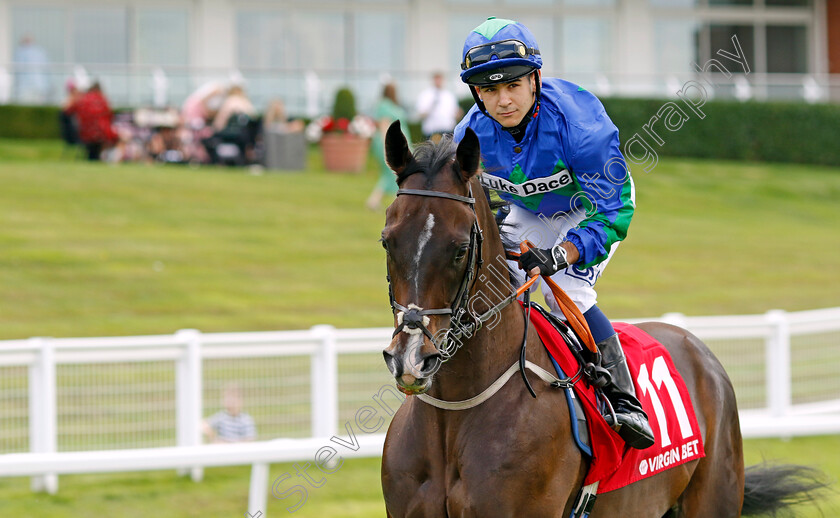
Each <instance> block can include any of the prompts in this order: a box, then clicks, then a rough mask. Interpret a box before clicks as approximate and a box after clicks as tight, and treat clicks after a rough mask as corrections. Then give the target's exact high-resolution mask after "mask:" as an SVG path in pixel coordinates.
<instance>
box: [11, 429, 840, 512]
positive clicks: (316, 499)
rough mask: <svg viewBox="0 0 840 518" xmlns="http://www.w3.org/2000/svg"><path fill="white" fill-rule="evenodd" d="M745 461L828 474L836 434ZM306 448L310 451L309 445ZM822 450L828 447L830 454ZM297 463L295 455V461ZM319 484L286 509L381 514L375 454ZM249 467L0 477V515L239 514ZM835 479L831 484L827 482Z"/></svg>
mask: <svg viewBox="0 0 840 518" xmlns="http://www.w3.org/2000/svg"><path fill="white" fill-rule="evenodd" d="M745 449H746V454H745V456H746V462H747V464H748V465H752V464H756V463H759V462H762V461H763V460H773V459H783V460H784V461H785V462H786V463H801V464H808V465H812V466H815V467H817V468H819V469H821V470H823V471H824V472H826V473H828V474H829V476H831V477H833V479H834V480H835V481H836V480H837V479H838V476H840V459H838V457H837V455H836V452H837V451H839V450H840V438H838V437H807V438H799V439H794V440H791V441H781V440H752V441H746V442H745ZM313 453H314V452H313ZM827 453H834V454H833V455H830V454H827ZM299 464H300V465H302V463H299ZM286 473H288V474H290V475H292V477H293V478H292V479H287V480H284V481H281V482H280V483H279V484H278V486H277V487H278V491H277V492H278V493H282V492H283V491H286V490H288V489H290V488H291V487H292V486H293V485H294V484H304V482H303V480H302V479H300V478H297V477H296V476H295V469H294V466H293V465H292V464H277V465H274V466H272V469H271V474H270V480H272V481H276V480H277V479H278V477H281V476H282V475H284V474H286ZM307 474H309V475H310V476H311V477H312V479H313V480H315V481H316V482H318V483H321V484H322V485H321V486H320V487H318V488H312V487H311V486H307V490H308V496H307V499H306V502H305V504H304V505H303V507H301V508H300V510H298V511H297V512H295V513H294V516H297V517H300V518H324V517H330V518H371V517H384V516H385V513H384V503H383V500H382V493H381V486H380V482H379V459H354V460H347V461H345V464H344V465H343V466H342V467H341V468H340V469H339V470H338V471H337V472H336V473H334V474H332V475H322V474H320V473H319V472H318V471H317V469H316V468H314V467H312V466H311V467H310V468H309V469H308V470H307ZM249 480H250V470H249V468H245V467H235V468H211V469H207V470H205V476H204V481H203V482H201V483H198V484H196V483H193V482H191V481H190V480H189V479H188V478H186V477H178V476H177V475H176V474H175V473H174V472H172V471H155V472H148V473H130V474H107V475H73V476H63V477H60V480H59V492H58V494H57V495H54V496H50V495H44V494H33V493H31V492H30V491H29V480H28V479H24V478H16V479H0V501H2V502H3V503H2V506H0V508H2V510H3V512H4V514H3V515H4V516H29V515H33V516H39V517H48V518H77V517H80V516H119V517H121V518H146V517H147V516H155V517H157V518H187V517H195V518H216V517H218V518H228V517H233V516H242V515H243V514H244V512H245V511H246V510H247V503H248V484H249ZM834 487H835V488H836V487H837V486H836V484H835V486H834ZM297 500H298V497H297V495H290V496H289V497H288V498H286V499H282V500H281V499H279V498H277V497H275V496H273V495H272V494H271V493H270V494H269V498H268V514H269V516H273V517H277V516H287V515H288V512H287V511H286V508H287V507H289V506H292V505H294V504H295V503H296V502H297ZM820 507H821V509H822V511H823V512H824V514H821V513H820V510H819V509H817V508H815V507H811V506H800V507H799V508H798V509H797V512H796V516H797V518H817V517H821V516H825V517H829V516H837V515H838V513H840V495H838V493H836V492H835V493H828V494H827V495H825V496H824V497H823V498H822V499H821V500H820ZM27 513H29V514H27Z"/></svg>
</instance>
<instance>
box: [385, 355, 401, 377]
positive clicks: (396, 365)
mask: <svg viewBox="0 0 840 518" xmlns="http://www.w3.org/2000/svg"><path fill="white" fill-rule="evenodd" d="M382 356H383V357H384V358H385V365H387V366H388V370H389V371H391V374H393V375H394V377H395V378H399V377H400V376H402V365H400V362H398V361H396V360H395V359H394V355H393V354H391V353H389V352H388V351H382Z"/></svg>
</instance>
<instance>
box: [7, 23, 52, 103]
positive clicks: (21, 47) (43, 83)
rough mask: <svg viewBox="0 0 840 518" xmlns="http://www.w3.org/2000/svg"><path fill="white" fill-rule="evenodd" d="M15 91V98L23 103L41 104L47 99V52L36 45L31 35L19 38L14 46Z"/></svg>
mask: <svg viewBox="0 0 840 518" xmlns="http://www.w3.org/2000/svg"><path fill="white" fill-rule="evenodd" d="M12 59H13V61H14V62H15V91H16V95H17V100H18V102H20V103H23V104H43V103H44V102H45V101H46V100H47V94H48V91H49V82H48V81H47V63H48V62H49V59H48V58H47V52H46V51H45V50H44V49H43V48H41V47H40V46H38V45H37V44H36V43H35V41H34V40H33V39H32V36H29V35H26V36H24V37H23V38H21V39H20V43H19V44H18V46H17V48H15V52H14V56H13V58H12Z"/></svg>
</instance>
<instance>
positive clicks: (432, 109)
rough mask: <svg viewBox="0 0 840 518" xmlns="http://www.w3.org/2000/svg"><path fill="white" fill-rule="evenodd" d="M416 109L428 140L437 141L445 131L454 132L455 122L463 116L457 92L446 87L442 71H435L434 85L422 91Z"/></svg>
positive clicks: (424, 136)
mask: <svg viewBox="0 0 840 518" xmlns="http://www.w3.org/2000/svg"><path fill="white" fill-rule="evenodd" d="M416 111H417V115H418V116H419V117H420V120H421V121H422V124H421V129H422V131H423V138H424V139H426V140H430V139H431V140H433V141H435V142H437V141H439V140H440V137H441V135H442V134H443V133H452V131H453V130H454V129H455V123H456V122H458V119H460V118H461V108H460V107H459V106H458V100H457V99H455V94H453V93H452V92H450V91H449V90H447V89H446V88H445V87H444V80H443V74H442V73H440V72H435V73H434V74H433V75H432V86H431V87H429V88H427V89H426V90H423V91H422V92H420V96H419V97H418V98H417V105H416Z"/></svg>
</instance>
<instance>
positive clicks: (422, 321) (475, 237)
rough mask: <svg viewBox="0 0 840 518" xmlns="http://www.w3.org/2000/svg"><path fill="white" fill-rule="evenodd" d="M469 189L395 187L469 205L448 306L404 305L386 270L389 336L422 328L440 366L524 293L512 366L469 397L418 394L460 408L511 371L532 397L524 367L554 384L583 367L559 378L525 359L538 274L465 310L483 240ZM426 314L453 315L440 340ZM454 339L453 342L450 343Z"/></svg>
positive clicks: (479, 399)
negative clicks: (460, 271) (460, 273)
mask: <svg viewBox="0 0 840 518" xmlns="http://www.w3.org/2000/svg"><path fill="white" fill-rule="evenodd" d="M468 189H469V192H468V194H469V195H468V196H461V195H458V194H452V193H448V192H443V191H429V190H422V189H399V190H397V196H402V195H409V196H427V197H432V198H444V199H448V200H454V201H458V202H461V203H466V204H468V205H469V206H470V209H472V212H473V215H474V216H475V219H474V220H473V224H472V228H471V229H470V245H469V250H468V258H467V267H466V270H465V271H464V277H463V278H462V279H461V285H460V287H459V288H458V293H457V295H456V296H455V299H454V300H453V302H452V305H451V306H450V307H448V308H439V309H423V308H420V307H418V306H416V305H414V304H409V305H408V307H406V306H403V305H402V304H400V303H399V302H397V301H396V299H395V298H394V289H393V285H392V284H391V271H390V267H388V266H386V268H387V270H388V274H387V279H388V297H389V298H390V300H391V311H392V312H393V313H394V316H395V317H396V319H397V327H396V329H394V333H393V335H391V337H392V338H394V337H396V336H397V335H398V334H399V333H401V332H403V331H405V332H407V333H409V334H417V333H421V332H422V333H423V334H424V335H426V337H428V338H429V340H431V342H432V344H434V346H435V348H437V350H438V352H439V353H440V356H441V358H440V360H439V362H438V366H440V364H442V363H444V362H446V361H448V360H449V359H451V358H452V356H453V355H454V354H455V353H456V352H457V350H458V347H459V346H460V340H459V338H461V337H462V336H466V337H468V338H469V337H471V336H472V335H473V333H475V332H476V331H478V330H479V329H481V327H482V326H483V325H484V323H485V322H487V321H488V320H490V319H491V318H493V317H494V316H496V315H498V313H499V311H500V310H501V309H502V308H504V307H505V306H508V305H509V304H511V303H512V302H514V301H515V300H517V298H518V297H519V296H520V295H523V296H524V304H523V308H524V310H525V313H526V314H525V326H524V327H525V330H524V332H523V337H522V346H521V347H520V354H519V359H518V361H517V362H515V363H514V364H513V365H511V367H510V368H509V369H508V370H507V371H506V372H505V373H504V374H503V375H502V376H501V377H500V378H499V379H497V380H496V382H495V383H494V384H493V385H491V386H490V387H488V388H487V389H486V390H485V391H484V392H482V393H481V394H479V395H478V396H476V397H474V398H471V399H469V400H465V401H458V402H446V401H442V400H438V399H435V398H433V397H430V396H428V395H426V394H420V395H419V396H418V397H419V398H420V399H421V400H423V401H424V402H426V403H428V404H430V405H432V406H436V407H438V408H442V409H447V410H463V409H467V408H472V407H474V406H477V405H479V404H481V403H482V402H484V401H486V400H487V399H489V398H490V397H492V396H493V394H495V393H496V391H498V390H499V388H500V387H501V386H502V385H504V383H505V382H506V381H507V380H508V379H510V376H511V375H513V373H514V372H515V371H517V370H518V371H519V372H520V374H521V376H522V380H523V381H524V383H525V386H526V387H527V389H528V392H530V393H531V396H532V397H537V395H536V393H535V392H534V389H533V387H531V383H530V381H529V380H528V377H527V376H526V375H525V370H526V369H529V370H531V371H532V372H535V373H537V375H538V376H539V377H540V378H542V379H543V380H544V381H547V382H549V383H550V384H551V385H552V386H554V387H564V388H568V387H571V386H572V385H573V384H574V383H575V382H576V381H577V380H578V379H580V376H581V373H582V372H583V369H581V370H579V371H578V372H577V373H576V374H575V375H574V376H571V377H569V378H566V379H563V380H560V379H557V378H556V377H554V376H553V375H552V374H550V373H548V372H547V371H545V370H543V369H542V368H541V367H539V366H538V365H535V364H533V363H531V362H529V361H527V360H526V359H525V347H526V344H527V342H528V327H529V326H528V322H529V321H530V311H531V305H530V302H529V300H530V297H529V294H530V287H531V286H532V285H533V284H534V282H535V281H536V280H537V279H539V276H534V277H531V278H530V279H529V280H528V281H526V282H525V284H523V285H522V286H521V287H520V288H519V289H517V290H515V291H513V292H512V293H511V294H510V295H508V296H507V297H505V298H504V299H502V300H501V301H500V302H499V303H498V304H496V305H495V306H493V307H491V308H490V309H488V310H487V311H485V312H484V313H481V314H478V315H476V314H473V313H470V311H469V310H468V306H469V300H468V294H469V292H470V291H471V290H472V287H473V286H474V285H475V282H476V279H477V275H476V274H477V273H478V270H479V269H480V268H481V265H482V262H483V259H482V256H481V244H482V242H483V240H484V238H483V235H482V231H481V227H480V226H479V225H478V213H476V211H475V198H474V197H473V193H472V186H471V185H469V184H468ZM529 244H530V243H529ZM428 315H452V318H451V320H450V327H449V328H448V329H447V330H446V333H445V336H444V339H443V342H442V343H439V342H438V341H437V340H435V337H434V336H433V335H432V333H431V331H429V328H428V327H426V326H427V325H428V324H429V317H428ZM406 328H408V329H406ZM566 339H567V341H568V340H572V341H576V339H575V338H574V336H571V337H567V338H566ZM453 343H454V345H452V344H453Z"/></svg>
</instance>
